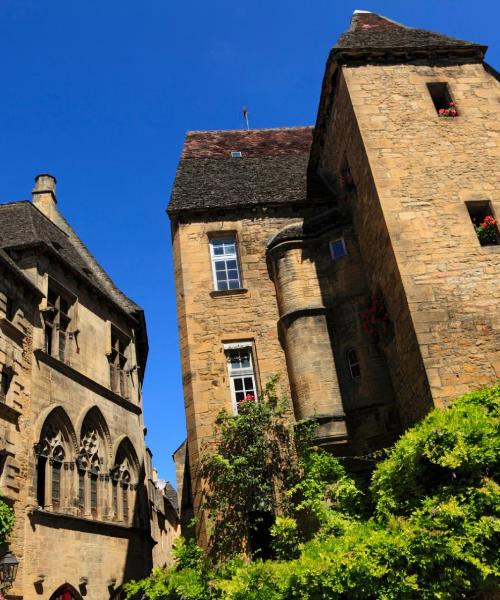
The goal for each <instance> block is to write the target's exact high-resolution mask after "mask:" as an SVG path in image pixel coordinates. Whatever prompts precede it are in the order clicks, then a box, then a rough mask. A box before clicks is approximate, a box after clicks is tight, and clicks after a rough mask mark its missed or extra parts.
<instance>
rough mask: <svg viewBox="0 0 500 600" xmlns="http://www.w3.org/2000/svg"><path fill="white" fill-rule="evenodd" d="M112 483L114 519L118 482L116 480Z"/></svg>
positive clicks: (116, 515) (116, 508)
mask: <svg viewBox="0 0 500 600" xmlns="http://www.w3.org/2000/svg"><path fill="white" fill-rule="evenodd" d="M112 485H113V512H114V514H115V519H116V518H117V517H118V483H117V482H116V481H113V482H112Z"/></svg>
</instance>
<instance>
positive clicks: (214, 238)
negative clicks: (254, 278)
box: [208, 232, 243, 293]
mask: <svg viewBox="0 0 500 600" xmlns="http://www.w3.org/2000/svg"><path fill="white" fill-rule="evenodd" d="M225 240H228V241H232V242H233V245H234V254H223V255H220V256H217V255H216V254H215V253H214V242H219V241H225ZM208 245H209V252H210V264H211V267H212V285H213V291H215V292H229V293H230V292H237V291H239V290H242V289H243V279H242V274H241V263H240V252H239V244H238V238H237V236H236V233H233V232H224V233H219V234H213V235H210V236H209V238H208ZM229 260H234V261H235V262H236V269H228V268H227V264H226V266H225V269H224V271H225V273H226V275H227V274H228V272H229V271H234V270H236V271H237V274H238V287H234V288H231V287H229V281H234V279H229V277H228V278H227V279H226V283H227V286H228V287H227V288H225V289H224V288H220V287H219V281H218V279H217V268H216V263H217V262H222V261H224V262H226V263H227V261H229Z"/></svg>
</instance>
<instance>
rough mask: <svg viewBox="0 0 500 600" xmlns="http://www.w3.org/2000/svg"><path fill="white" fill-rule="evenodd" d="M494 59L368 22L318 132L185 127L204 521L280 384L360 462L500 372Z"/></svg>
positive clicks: (187, 359) (194, 490) (348, 51)
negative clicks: (221, 429)
mask: <svg viewBox="0 0 500 600" xmlns="http://www.w3.org/2000/svg"><path fill="white" fill-rule="evenodd" d="M485 51H486V48H485V47H484V46H481V45H480V44H476V43H471V42H465V41H462V40H458V39H453V38H450V37H446V36H444V35H440V34H436V33H431V32H428V31H424V30H420V29H413V28H409V27H406V26H403V25H400V24H398V23H395V22H393V21H391V20H389V19H387V18H385V17H381V16H379V15H376V14H373V13H368V12H362V11H356V13H355V14H354V15H353V18H352V22H351V26H350V29H349V30H348V31H347V32H346V33H344V34H343V35H342V36H341V37H340V39H339V41H338V43H337V44H336V46H335V47H334V48H333V49H332V51H331V53H330V56H329V58H328V62H327V65H326V71H325V76H324V81H323V86H322V90H321V98H320V103H319V110H318V116H317V121H316V125H315V127H314V128H312V127H300V128H289V129H267V130H253V131H252V130H251V131H204V132H190V133H188V134H187V137H186V141H185V144H184V148H183V151H182V156H181V160H180V164H179V168H178V172H177V177H176V180H175V185H174V189H173V192H172V196H171V200H170V205H169V208H168V213H169V215H170V218H171V222H172V234H173V249H174V262H175V277H176V285H177V303H178V318H179V330H180V340H181V354H182V367H183V379H184V397H185V409H186V419H187V429H188V432H187V433H188V451H187V454H186V453H184V454H183V456H182V457H181V458H180V460H181V462H185V461H186V460H188V462H189V464H190V465H191V472H192V478H191V489H190V490H188V492H189V494H192V497H193V501H194V508H195V512H196V510H197V507H198V505H199V497H200V489H201V487H200V485H201V484H200V481H199V479H198V477H197V465H198V464H199V458H200V453H201V452H202V450H203V445H204V443H205V442H206V441H208V440H209V439H210V437H211V435H212V432H213V424H214V419H215V417H216V415H217V413H218V412H219V411H220V410H221V409H222V408H225V409H226V410H228V411H235V412H236V411H237V410H238V404H239V402H241V401H242V400H243V399H245V398H246V397H247V396H250V397H255V398H256V399H257V400H258V399H259V395H260V393H261V390H262V387H263V385H264V384H265V383H266V381H267V380H268V379H269V377H270V376H271V375H273V374H275V373H280V374H281V376H282V377H281V383H282V385H283V386H284V388H285V390H288V391H289V393H290V396H291V399H292V402H293V409H294V413H295V415H296V417H297V418H306V417H310V418H315V419H317V421H318V429H317V439H318V442H319V443H320V444H323V445H325V446H328V447H329V448H331V449H332V450H333V451H334V452H336V453H337V454H339V455H342V456H356V455H358V456H359V455H362V454H365V453H367V452H370V451H373V450H375V449H377V448H380V447H382V446H385V445H387V444H389V443H390V442H391V441H392V440H393V439H394V438H395V436H397V435H398V433H400V432H401V430H402V428H404V427H407V426H409V425H411V424H412V423H414V422H415V421H416V420H418V419H420V418H421V417H423V416H424V415H425V414H426V412H427V411H429V410H430V409H431V408H432V407H434V406H444V405H446V403H447V402H448V401H449V400H450V399H452V398H453V397H454V396H457V395H459V394H462V393H464V392H466V391H468V390H471V389H474V388H478V387H481V386H484V385H487V384H491V383H493V382H494V381H496V380H497V378H498V377H499V376H500V309H499V299H500V286H499V284H498V282H499V281H500V260H499V259H500V246H499V245H498V243H499V237H498V228H497V226H496V225H495V224H494V222H492V223H493V224H492V225H491V226H490V227H489V229H488V235H485V234H484V231H483V232H482V233H481V231H480V232H479V234H478V232H477V227H478V226H480V224H481V223H483V222H484V221H485V218H486V217H488V216H490V217H493V218H494V217H495V214H497V215H499V214H500V205H499V204H498V191H499V190H498V180H497V172H498V165H499V137H498V122H499V113H500V103H499V99H500V97H499V78H498V74H497V73H496V72H495V71H494V70H493V69H492V68H491V67H490V66H489V65H487V64H486V63H485V62H484V54H485ZM183 495H184V494H183ZM203 535H204V534H203V525H201V526H200V530H199V536H200V539H203Z"/></svg>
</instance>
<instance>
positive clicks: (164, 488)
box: [156, 479, 179, 512]
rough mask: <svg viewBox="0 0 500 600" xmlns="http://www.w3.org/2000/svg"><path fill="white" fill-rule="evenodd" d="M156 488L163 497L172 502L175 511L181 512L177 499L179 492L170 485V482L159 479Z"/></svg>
mask: <svg viewBox="0 0 500 600" xmlns="http://www.w3.org/2000/svg"><path fill="white" fill-rule="evenodd" d="M156 487H157V488H158V489H159V490H160V491H161V492H162V493H163V496H164V497H165V498H166V499H167V500H168V501H169V502H170V504H171V505H172V508H174V509H175V511H176V512H178V511H179V500H178V497H177V492H176V490H175V488H174V486H173V485H172V484H171V483H170V481H166V480H165V479H159V480H158V481H157V482H156Z"/></svg>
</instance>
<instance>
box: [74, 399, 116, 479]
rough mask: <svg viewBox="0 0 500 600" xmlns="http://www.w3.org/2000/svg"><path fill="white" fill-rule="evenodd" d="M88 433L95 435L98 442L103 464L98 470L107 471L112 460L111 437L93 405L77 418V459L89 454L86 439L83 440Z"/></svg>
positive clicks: (104, 422)
mask: <svg viewBox="0 0 500 600" xmlns="http://www.w3.org/2000/svg"><path fill="white" fill-rule="evenodd" d="M90 431H92V432H95V435H96V436H97V437H98V438H99V440H100V444H99V446H100V448H99V450H100V452H99V454H100V455H101V456H102V458H103V463H102V467H101V468H100V469H99V470H102V471H105V470H108V469H109V468H110V466H111V460H112V454H111V452H112V448H111V446H112V444H111V435H110V433H109V428H108V424H107V422H106V419H105V418H104V416H103V414H102V412H101V411H100V409H99V408H98V407H97V406H95V405H94V406H90V407H88V408H86V409H85V410H84V411H82V413H81V414H80V416H79V418H78V423H77V432H78V436H79V440H80V444H79V454H78V456H79V457H82V453H87V454H88V453H89V448H88V439H87V440H84V437H86V436H87V438H88V433H89V432H90ZM85 441H87V443H85Z"/></svg>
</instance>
